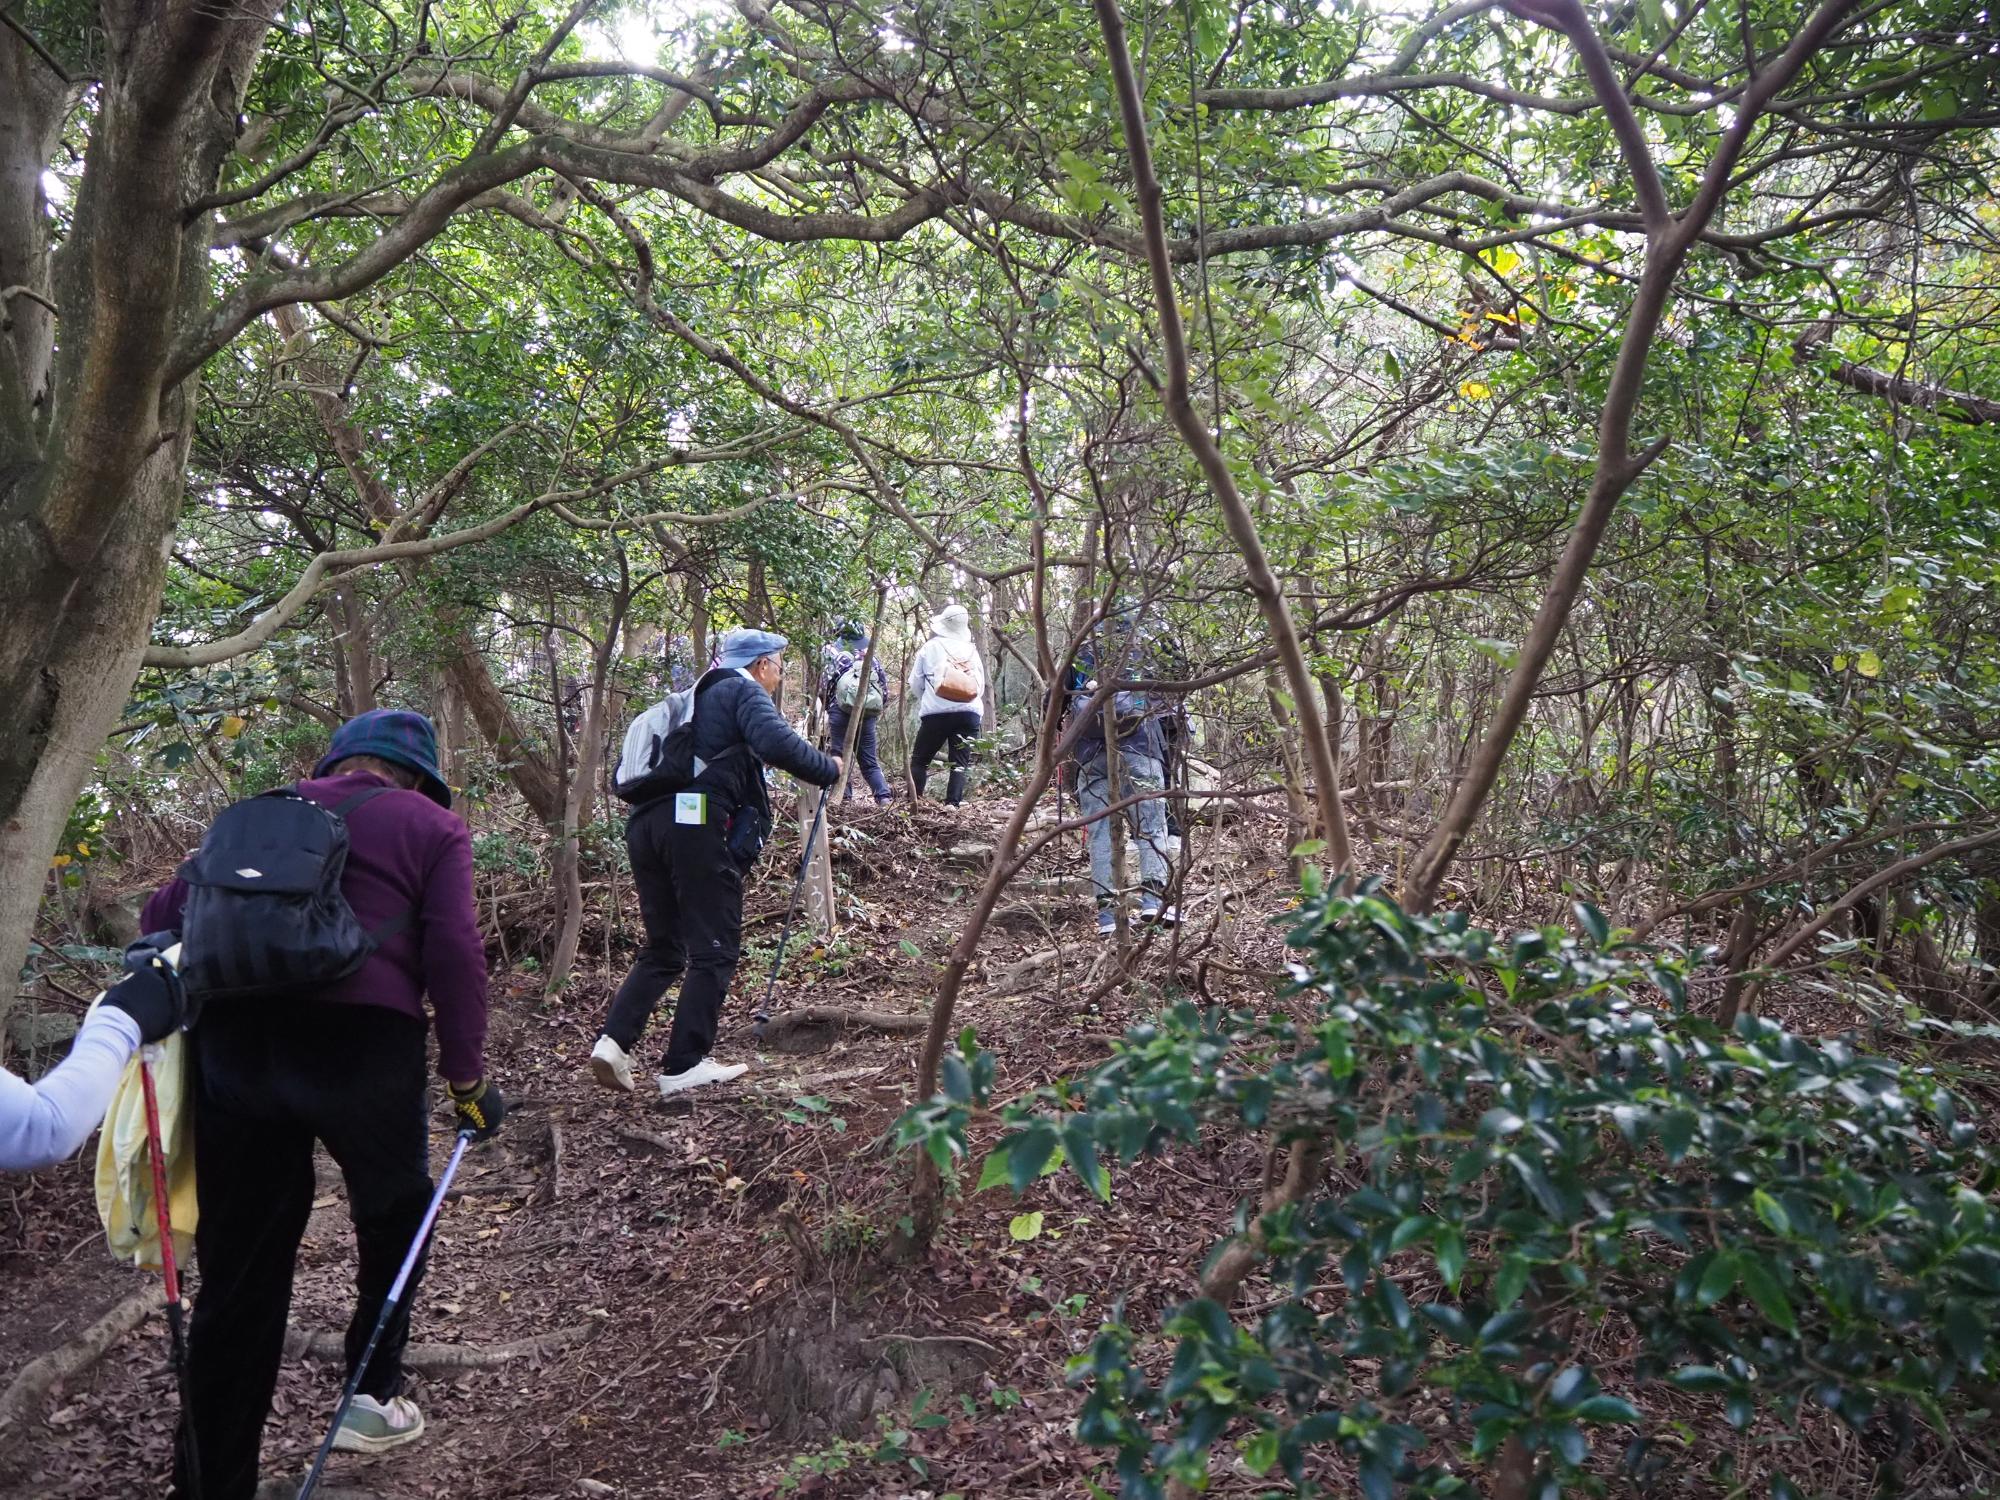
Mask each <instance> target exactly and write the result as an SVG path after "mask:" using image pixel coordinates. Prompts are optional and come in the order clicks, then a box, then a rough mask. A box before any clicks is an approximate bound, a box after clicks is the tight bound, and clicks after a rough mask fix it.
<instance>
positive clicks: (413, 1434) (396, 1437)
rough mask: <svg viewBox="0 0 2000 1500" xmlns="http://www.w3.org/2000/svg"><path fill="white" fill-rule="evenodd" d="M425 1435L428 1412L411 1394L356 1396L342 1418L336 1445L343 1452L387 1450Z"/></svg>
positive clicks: (334, 1438) (334, 1442)
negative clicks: (419, 1407) (379, 1398)
mask: <svg viewBox="0 0 2000 1500" xmlns="http://www.w3.org/2000/svg"><path fill="white" fill-rule="evenodd" d="M423 1435H424V1414H423V1413H422V1412H420V1411H418V1410H417V1403H416V1402H414V1401H412V1400H411V1399H410V1398H409V1397H408V1396H391V1397H390V1398H389V1399H388V1400H387V1401H377V1400H376V1399H375V1398H374V1397H373V1396H356V1397H355V1398H354V1399H353V1400H352V1401H351V1402H349V1403H348V1406H347V1415H345V1416H344V1417H342V1418H341V1419H340V1430H339V1431H338V1432H336V1433H334V1435H333V1446H334V1447H336V1448H338V1449H339V1450H340V1451H341V1452H342V1453H387V1452H388V1451H389V1450H390V1449H391V1448H400V1447H402V1446H403V1444H405V1443H414V1442H415V1441H416V1440H417V1439H418V1438H420V1437H422V1436H423Z"/></svg>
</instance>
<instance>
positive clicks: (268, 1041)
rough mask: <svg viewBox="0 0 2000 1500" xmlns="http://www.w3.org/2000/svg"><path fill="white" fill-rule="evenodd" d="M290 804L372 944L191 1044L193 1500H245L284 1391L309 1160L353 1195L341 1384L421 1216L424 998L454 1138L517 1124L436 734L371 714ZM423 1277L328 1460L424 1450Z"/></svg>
mask: <svg viewBox="0 0 2000 1500" xmlns="http://www.w3.org/2000/svg"><path fill="white" fill-rule="evenodd" d="M296 790H297V792H298V794H299V795H300V796H301V797H304V798H305V799H306V800H307V801H309V802H316V803H318V804H320V805H321V806H322V807H327V808H331V809H334V810H335V811H336V812H339V813H340V815H341V816H342V818H343V819H344V820H345V821H346V824H347V832H348V840H349V846H348V854H347V866H346V870H345V872H344V873H343V875H342V877H341V882H340V889H341V894H342V895H344V896H345V897H346V898H347V903H348V905H349V906H350V907H352V908H353V910H354V915H355V917H356V918H357V919H358V920H359V921H360V923H361V925H362V926H363V927H365V928H367V929H369V930H370V931H371V932H372V933H376V934H377V935H378V936H379V938H380V942H379V946H377V948H376V949H375V951H374V952H373V953H372V954H371V955H370V956H369V957H368V958H367V960H366V961H365V962H364V963H363V964H362V965H361V967H360V968H359V969H358V970H356V971H355V972H354V973H353V974H352V975H350V976H349V977H348V978H346V979H343V980H338V981H336V982H334V983H332V984H329V985H327V986H325V987H324V988H322V989H319V990H317V991H314V992H312V993H309V994H299V995H297V996H291V997H286V998H285V999H284V1001H283V1002H282V1003H278V1002H273V1001H270V1000H231V999H214V1000H210V1001H209V1002H208V1004H207V1005H206V1006H205V1007H204V1009H203V1011H202V1016H201V1024H200V1025H198V1026H197V1027H195V1028H194V1030H193V1031H192V1032H190V1033H189V1037H190V1040H191V1041H192V1043H193V1046H194V1061H195V1076H196V1078H197V1080H198V1082H197V1083H196V1084H195V1086H194V1100H195V1114H196V1118H197V1119H198V1120H199V1121H200V1126H199V1128H198V1129H197V1130H196V1132H195V1193H196V1201H197V1205H198V1207H199V1210H200V1221H199V1225H198V1227H197V1228H196V1230H195V1255H196V1260H197V1262H198V1263H199V1265H200V1267H201V1282H200V1292H199V1294H198V1295H197V1296H196V1299H195V1304H194V1321H193V1325H192V1330H191V1332H190V1335H189V1337H190V1347H189V1357H188V1364H189V1371H188V1407H189V1409H188V1410H187V1411H186V1412H183V1413H182V1418H181V1420H182V1423H183V1441H181V1442H179V1443H177V1444H176V1445H175V1452H176V1458H177V1465H176V1467H177V1472H176V1475H175V1493H176V1494H177V1495H179V1496H182V1497H185V1500H195V1497H194V1494H193V1491H192V1489H191V1487H190V1484H189V1480H188V1476H187V1475H185V1474H183V1473H180V1472H178V1468H179V1460H180V1459H181V1458H182V1457H184V1456H185V1454H186V1452H187V1451H188V1444H187V1442H186V1441H185V1438H186V1436H187V1432H188V1430H189V1429H190V1428H191V1430H192V1436H193V1442H194V1451H195V1453H196V1455H197V1458H198V1461H199V1463H200V1465H201V1480H202V1491H201V1496H200V1500H250V1496H251V1495H252V1494H253V1493H254V1492H255V1491H256V1489H257V1450H258V1445H259V1442H260V1440H261V1437H262V1434H263V1429H264V1420H265V1418H266V1416H268V1415H269V1413H270V1410H271V1394H272V1391H273V1390H274V1389H275V1388H276V1386H277V1381H278V1363H279V1359H280V1357H281V1355H282V1353H283V1350H284V1344H285V1318H286V1314H287V1312H288V1310H289V1308H290V1304H291V1298H292V1271H293V1263H294V1261H295V1260H296V1258H297V1255H298V1248H299V1240H300V1237H301V1236H302V1235H303V1234H304V1233H305V1228H306V1220H307V1219H308V1218H309V1217H310V1216H311V1214H312V1209H313V1197H314V1195H315V1193H316V1191H317V1188H316V1186H315V1179H314V1174H313V1143H314V1141H315V1140H318V1141H319V1142H321V1143H323V1144H324V1145H325V1146H326V1148H327V1152H328V1154H329V1155H331V1156H332V1157H333V1159H334V1161H336V1162H337V1163H339V1165H340V1170H341V1173H342V1175H343V1176H344V1177H345V1179H346V1182H347V1204H348V1214H349V1216H350V1217H351V1218H352V1219H353V1221H354V1240H355V1250H356V1255H357V1260H358V1266H357V1269H356V1273H355V1291H356V1298H355V1306H354V1316H353V1318H352V1319H351V1320H350V1321H349V1323H348V1325H347V1359H348V1361H349V1374H350V1375H351V1374H352V1373H353V1365H354V1362H355V1361H358V1360H359V1359H360V1357H361V1351H362V1349H363V1347H364V1346H365V1345H366V1343H367V1341H368V1335H369V1333H370V1332H371V1331H372V1330H373V1328H374V1326H375V1321H376V1319H377V1318H378V1317H379V1316H380V1314H381V1311H382V1304H383V1302H384V1300H385V1299H386V1297H387V1294H388V1291H389V1286H390V1283H391V1282H393V1281H394V1280H395V1277H396V1272H397V1270H398V1269H399V1267H400V1266H401V1264H402V1259H403V1256H404V1254H405V1253H406V1252H407V1251H408V1249H409V1247H410V1242H411V1241H412V1240H413V1239H414V1238H415V1237H416V1233H417V1229H418V1226H419V1225H420V1224H421V1223H422V1221H423V1217H424V1211H425V1209H426V1208H427V1207H428V1206H429V1204H430V1197H431V1175H430V1134H429V1128H428V1118H427V1116H428V1110H427V1107H426V1101H425V1098H424V1071H425V1069H424V1050H425V1048H424V1041H425V1031H426V1018H425V1013H424V999H425V997H426V996H428V997H429V1000H430V1009H431V1013H432V1016H433V1017H434V1018H435V1022H436V1026H437V1038H438V1071H439V1072H440V1073H441V1074H443V1075H444V1078H445V1081H446V1083H447V1085H448V1087H449V1092H450V1096H451V1099H452V1103H453V1106H454V1108H455V1110H456V1112H457V1117H458V1119H457V1123H458V1125H459V1128H460V1129H464V1130H471V1131H473V1132H474V1133H475V1134H477V1135H478V1136H479V1137H480V1138H482V1139H483V1138H485V1137H486V1136H490V1135H491V1134H492V1133H493V1131H494V1130H495V1129H497V1128H498V1127H499V1124H500V1119H501V1116H502V1115H503V1114H504V1113H505V1109H506V1106H505V1103H504V1101H503V1100H502V1099H501V1097H500V1091H499V1090H498V1089H497V1088H495V1087H493V1086H492V1085H490V1084H489V1083H487V1082H486V1067H485V1056H484V1054H485V1047H486V950H485V944H484V943H483V941H482V940H481V938H480V936H479V922H478V917H477V915H476V913H475V912H474V909H473V904H472V841H471V837H470V835H469V834H468V833H467V831H466V827H465V822H464V820H463V819H461V818H459V817H458V816H457V815H456V814H454V813H452V812H451V811H449V809H450V807H451V789H450V788H449V787H448V786H446V785H445V782H444V778H443V777H442V776H441V775H439V774H438V767H437V734H436V731H435V730H434V729H433V728H432V727H431V721H430V720H429V719H427V718H425V717H424V716H423V715H422V714H416V713H403V712H397V711H392V710H386V709H377V710H374V711H371V712H369V713H365V714H361V715H359V716H358V717H356V718H353V719H350V720H348V722H347V723H345V724H343V725H341V727H340V728H339V729H337V730H336V731H334V735H333V743H332V744H331V746H330V747H329V748H328V750H327V753H326V754H325V755H324V756H323V757H322V758H321V759H320V762H319V765H318V766H317V767H316V768H315V770H314V772H313V776H312V779H311V780H308V781H301V782H300V783H298V786H297V788H296ZM187 901H188V886H187V883H186V882H185V881H183V880H181V879H179V878H176V879H175V880H173V881H172V882H171V883H170V884H168V885H166V886H165V887H163V888H162V889H160V890H159V891H157V892H155V893H154V895H153V897H152V899H151V900H149V901H148V902H147V903H146V909H145V913H144V917H143V919H142V924H141V925H143V926H144V928H145V930H146V931H147V932H149V933H150V932H160V931H172V932H179V931H180V929H181V926H182V917H183V913H184V911H185V909H186V907H187ZM422 1274H423V1264H422V1262H421V1261H419V1263H418V1266H417V1270H416V1274H415V1276H414V1277H413V1278H412V1280H411V1282H410V1285H409V1288H408V1290H406V1291H405V1293H404V1295H403V1298H402V1300H401V1301H400V1302H399V1303H398V1304H397V1307H396V1310H395V1312H394V1314H393V1315H392V1316H391V1317H390V1319H389V1323H388V1326H387V1328H386V1329H385V1330H384V1332H383V1335H382V1340H381V1342H380V1343H379V1344H378V1345H377V1346H376V1348H375V1353H374V1355H373V1356H372V1357H371V1358H370V1360H369V1362H368V1369H367V1371H366V1373H365V1374H364V1375H363V1377H362V1379H361V1383H360V1389H359V1394H357V1395H356V1396H355V1398H354V1403H353V1405H352V1406H351V1407H350V1408H349V1410H348V1413H347V1415H346V1417H345V1418H344V1419H343V1420H342V1422H341V1427H340V1431H339V1433H338V1435H337V1436H336V1437H335V1440H334V1446H335V1447H336V1448H340V1449H344V1450H347V1451H349V1452H357V1453H381V1452H384V1451H386V1450H387V1449H390V1448H395V1447H398V1446H400V1445H401V1444H403V1443H407V1442H411V1441H413V1440H415V1439H416V1438H418V1437H420V1436H421V1435H422V1434H423V1430H424V1419H423V1414H422V1413H421V1412H419V1411H418V1410H417V1407H416V1404H415V1403H414V1402H412V1401H411V1400H410V1399H409V1398H408V1397H406V1396H404V1395H402V1394H401V1391H402V1386H403V1349H404V1346H405V1345H406V1344H407V1343H408V1342H409V1337H410V1307H411V1304H412V1302H413V1301H414V1298H415V1291H416V1280H417V1278H420V1277H421V1276H422Z"/></svg>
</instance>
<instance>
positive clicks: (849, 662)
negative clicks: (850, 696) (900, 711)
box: [819, 620, 895, 802]
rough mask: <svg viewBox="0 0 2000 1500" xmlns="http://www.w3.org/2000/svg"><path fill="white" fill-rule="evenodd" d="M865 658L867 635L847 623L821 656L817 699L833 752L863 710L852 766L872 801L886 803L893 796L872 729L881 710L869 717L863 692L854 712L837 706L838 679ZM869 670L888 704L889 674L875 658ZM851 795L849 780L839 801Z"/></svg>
mask: <svg viewBox="0 0 2000 1500" xmlns="http://www.w3.org/2000/svg"><path fill="white" fill-rule="evenodd" d="M867 654H868V633H867V632H866V631H864V630H863V629H862V628H861V626H860V625H859V624H858V623H856V622H855V621H853V620H849V621H848V622H847V623H846V624H845V625H842V626H841V627H840V636H839V638H838V639H836V640H835V641H834V642H833V644H832V645H830V646H828V647H827V648H826V650H825V651H824V652H822V653H821V661H820V674H819V697H820V702H821V703H822V704H823V705H825V707H826V733H827V743H828V744H830V745H832V746H833V747H834V749H835V750H836V751H837V750H839V748H840V747H841V746H842V745H845V744H846V743H847V729H848V725H849V724H850V723H851V722H852V720H853V716H854V712H855V708H861V709H862V710H863V711H862V714H861V728H860V729H859V730H857V731H856V732H855V735H854V762H855V764H856V765H857V766H859V767H860V768H861V775H862V779H863V780H865V781H866V782H867V783H868V790H869V791H871V792H873V793H874V794H875V800H876V801H877V802H888V801H891V800H893V799H894V797H895V793H894V792H892V791H890V790H889V778H888V777H886V776H884V775H883V774H882V765H881V762H880V761H879V760H877V758H876V753H875V725H876V721H877V719H879V718H880V717H881V709H880V708H879V707H878V708H877V709H876V710H875V711H874V712H872V713H870V712H867V711H866V709H865V708H864V707H863V705H865V703H866V702H867V697H868V695H867V693H866V692H862V693H860V694H858V695H857V697H858V699H859V701H858V702H857V703H856V705H855V708H846V707H843V706H842V705H841V702H840V679H841V678H843V677H845V676H846V675H847V674H848V673H849V672H851V671H853V670H854V668H855V667H857V666H859V665H860V664H861V659H862V657H864V656H866V655H867ZM872 666H873V668H874V671H873V672H872V674H871V676H872V677H873V680H874V683H875V692H876V694H877V696H878V697H879V699H880V701H881V702H882V703H887V702H888V701H889V674H888V673H886V672H884V671H883V670H882V659H881V657H880V656H877V657H876V658H875V660H874V662H873V663H872ZM853 795H854V781H853V778H852V777H849V778H848V779H847V785H846V788H845V789H844V790H843V791H842V792H841V794H840V800H841V801H843V802H846V801H848V800H849V799H850V798H852V797H853Z"/></svg>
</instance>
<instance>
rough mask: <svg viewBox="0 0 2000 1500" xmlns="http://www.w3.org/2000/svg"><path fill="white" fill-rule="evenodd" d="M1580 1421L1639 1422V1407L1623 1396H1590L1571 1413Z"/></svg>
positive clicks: (1580, 1402)
mask: <svg viewBox="0 0 2000 1500" xmlns="http://www.w3.org/2000/svg"><path fill="white" fill-rule="evenodd" d="M1570 1415H1571V1416H1573V1417H1575V1418H1576V1419H1577V1421H1579V1422H1637V1421H1638V1420H1639V1408H1638V1407H1636V1406H1634V1405H1633V1404H1632V1403H1631V1402H1630V1401H1627V1400H1626V1399H1625V1398H1624V1397H1623V1396H1603V1395H1599V1396H1590V1397H1586V1398H1585V1399H1584V1400H1582V1401H1579V1402H1578V1403H1577V1404H1576V1409H1575V1410H1574V1411H1572V1412H1571V1413H1570Z"/></svg>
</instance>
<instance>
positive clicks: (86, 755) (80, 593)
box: [0, 441, 186, 1020]
mask: <svg viewBox="0 0 2000 1500" xmlns="http://www.w3.org/2000/svg"><path fill="white" fill-rule="evenodd" d="M185 458H186V448H185V442H184V441H183V442H181V443H176V444H172V445H169V446H167V447H164V448H162V449H160V450H159V451H158V452H157V453H155V454H154V455H153V457H152V459H151V460H150V461H149V462H148V463H147V464H146V466H145V469H144V470H143V471H142V472H141V474H140V475H139V477H138V479H137V480H136V481H135V482H134V484H133V485H132V486H131V498H132V503H131V504H129V505H128V506H127V507H126V509H125V510H124V512H123V513H122V514H121V515H120V517H119V519H118V523H117V525H116V526H115V527H114V529H113V531H112V534H111V536H110V537H109V538H108V539H107V540H106V542H105V544H104V546H103V547H102V548H101V549H100V550H99V552H98V554H97V559H96V562H95V564H94V565H93V566H92V568H91V569H90V571H89V572H88V573H86V574H85V575H84V577H83V578H82V579H81V580H80V581H79V584H78V587H77V589H76V591H75V592H74V593H73V594H72V595H71V596H70V598H69V600H68V601H67V608H66V609H63V610H62V614H63V618H64V628H63V632H62V634H61V636H60V637H58V639H57V640H56V641H55V643H54V644H53V646H52V647H51V649H50V650H49V652H48V653H47V655H46V656H45V658H44V661H43V667H42V671H43V676H44V678H45V680H46V681H47V682H49V683H50V684H51V685H52V688H53V691H52V693H51V699H52V701H51V702H50V703H49V705H48V712H47V716H46V718H45V719H44V720H43V721H42V723H41V724H40V725H39V726H38V735H39V738H40V741H41V753H40V754H39V756H37V758H36V760H35V764H34V767H33V771H32V774H31V776H30V777H29V779H28V781H27V783H26V785H25V786H24V787H23V789H22V792H21V795H20V796H19V797H18V798H17V799H16V801H15V803H14V806H13V809H12V811H11V812H10V813H9V815H8V816H6V817H5V818H0V871H4V872H5V878H4V879H0V973H4V974H7V975H9V976H12V975H15V974H18V973H19V972H20V971H21V965H22V963H23V961H24V960H25V959H26V956H27V950H28V936H29V934H30V932H31V931H32V930H33V928H34V923H35V912H36V910H37V908H38V907H39V906H40V904H41V896H42V891H43V888H44V886H45V885H46V883H47V881H46V875H47V871H48V868H49V856H50V854H51V853H52V852H53V851H54V850H55V848H56V845H57V843H58V841H59V840H60V839H61V837H62V831H63V825H64V824H65V823H67V822H68V821H69V814H70V809H71V807H73V806H74V805H75V803H76V798H77V793H78V792H79V791H80V790H81V789H82V786H83V783H84V780H85V778H86V777H87V776H88V775H89V774H90V768H91V766H92V765H93V764H94V763H95V761H96V758H97V752H98V751H99V750H100V749H101V748H102V747H103V745H104V741H105V739H106V738H107V737H108V736H109V735H110V733H111V731H112V730H113V729H114V728H116V727H117V725H118V720H119V716H120V715H121V714H123V712H124V711H125V703H126V700H127V699H128V698H129V697H130V695H131V690H132V683H133V681H134V679H135V678H137V677H138V675H139V658H140V657H141V656H142V655H144V654H145V650H146V637H147V634H148V632H149V630H150V627H151V624H152V620H153V615H154V613H155V611H156V610H157V609H158V608H159V601H160V584H161V580H162V578H163V577H164V575H165V573H166V554H165V553H164V552H163V551H162V550H161V547H160V541H159V539H160V537H161V536H163V535H164V534H165V533H166V531H167V529H168V528H169V527H170V526H171V525H172V518H173V516H174V515H175V514H176V513H177V512H178V511H179V509H180V500H181V484H182V473H183V470H182V464H183V462H184V461H185ZM18 602H19V603H21V604H29V605H31V604H32V602H33V601H18ZM16 606H17V601H15V600H12V599H10V600H9V601H8V602H7V604H6V605H5V606H4V607H0V618H4V617H8V616H12V615H13V614H14V613H15V609H16ZM49 607H50V608H51V609H52V610H53V609H55V608H57V606H56V605H55V604H54V603H53V602H50V603H49ZM14 988H15V987H14V986H13V985H12V984H11V983H10V984H8V985H5V986H0V1020H4V1018H5V1017H6V1014H7V1012H8V1011H9V1010H10V1009H11V1008H12V1006H13V1003H14Z"/></svg>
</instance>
